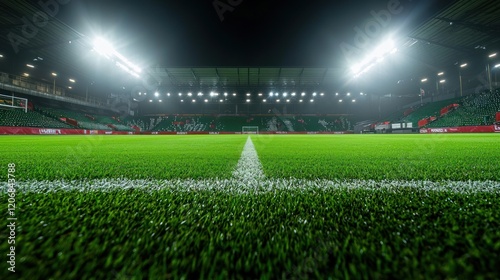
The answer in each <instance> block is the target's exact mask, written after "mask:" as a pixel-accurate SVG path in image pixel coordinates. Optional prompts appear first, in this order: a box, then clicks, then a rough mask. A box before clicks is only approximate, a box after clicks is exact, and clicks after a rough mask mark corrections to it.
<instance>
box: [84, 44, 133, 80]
mask: <svg viewBox="0 0 500 280" xmlns="http://www.w3.org/2000/svg"><path fill="white" fill-rule="evenodd" d="M93 49H94V50H95V51H96V52H97V53H99V54H100V55H102V56H104V57H105V58H107V59H108V60H111V61H113V62H115V64H116V66H118V67H120V68H121V69H123V70H124V71H125V72H127V73H129V74H131V75H133V76H134V77H139V73H141V72H142V69H141V68H139V67H138V66H136V65H135V64H133V63H132V62H130V61H129V60H128V59H127V58H126V57H125V56H123V55H122V54H120V53H119V52H118V51H116V50H115V49H114V47H113V45H112V44H111V43H109V42H108V41H106V40H105V39H104V38H101V37H98V38H96V39H95V40H94V42H93Z"/></svg>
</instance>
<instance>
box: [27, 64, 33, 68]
mask: <svg viewBox="0 0 500 280" xmlns="http://www.w3.org/2000/svg"><path fill="white" fill-rule="evenodd" d="M26 66H28V67H29V68H35V66H34V65H31V64H26Z"/></svg>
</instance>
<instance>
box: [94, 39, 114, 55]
mask: <svg viewBox="0 0 500 280" xmlns="http://www.w3.org/2000/svg"><path fill="white" fill-rule="evenodd" d="M94 50H95V51H96V52H98V53H99V54H101V55H103V56H105V57H107V58H111V57H112V55H113V54H114V53H115V49H114V48H113V46H112V45H111V44H110V43H109V42H108V41H106V40H104V39H103V38H101V37H98V38H96V39H95V40H94Z"/></svg>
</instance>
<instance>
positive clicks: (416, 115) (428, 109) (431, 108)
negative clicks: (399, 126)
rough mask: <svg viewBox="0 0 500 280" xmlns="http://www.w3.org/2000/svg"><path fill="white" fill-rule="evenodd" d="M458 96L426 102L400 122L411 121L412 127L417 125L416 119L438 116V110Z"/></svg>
mask: <svg viewBox="0 0 500 280" xmlns="http://www.w3.org/2000/svg"><path fill="white" fill-rule="evenodd" d="M458 100H459V98H455V99H448V100H442V101H437V102H432V103H427V104H425V105H423V106H421V107H420V108H417V109H415V111H413V112H412V113H411V114H409V115H408V116H406V117H403V118H402V119H401V122H411V123H413V127H418V121H419V120H422V119H425V118H429V117H432V116H435V117H438V116H439V115H440V111H441V109H442V108H443V107H446V106H447V105H450V104H453V103H457V102H458Z"/></svg>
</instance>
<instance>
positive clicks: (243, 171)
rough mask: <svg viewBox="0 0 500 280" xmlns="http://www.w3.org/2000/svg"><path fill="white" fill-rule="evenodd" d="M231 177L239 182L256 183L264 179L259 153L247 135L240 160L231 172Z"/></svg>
mask: <svg viewBox="0 0 500 280" xmlns="http://www.w3.org/2000/svg"><path fill="white" fill-rule="evenodd" d="M233 177H234V178H235V179H236V180H239V181H241V183H244V184H245V183H257V182H260V181H262V180H264V178H265V175H264V171H263V170H262V164H261V163H260V160H259V155H257V151H256V150H255V146H254V145H253V142H252V138H250V136H248V138H247V142H246V143H245V146H244V147H243V151H242V152H241V156H240V160H239V161H238V164H237V165H236V169H235V170H234V172H233Z"/></svg>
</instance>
